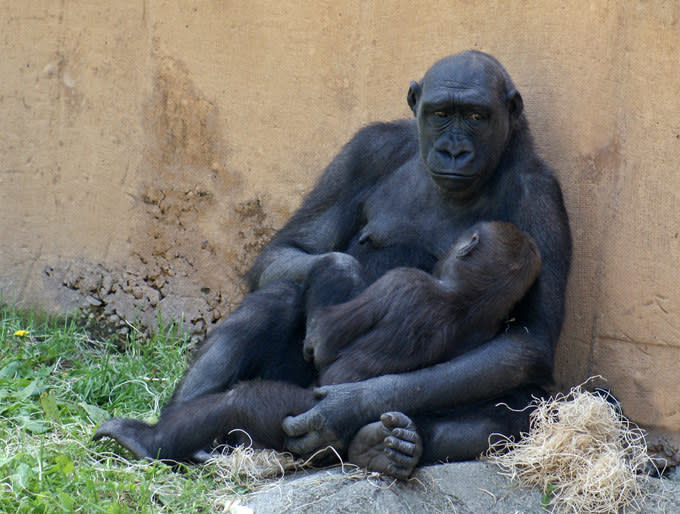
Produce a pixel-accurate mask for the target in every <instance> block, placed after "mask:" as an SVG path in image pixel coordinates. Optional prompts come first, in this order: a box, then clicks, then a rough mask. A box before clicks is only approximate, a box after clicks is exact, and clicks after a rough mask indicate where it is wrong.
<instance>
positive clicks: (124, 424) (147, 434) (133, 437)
mask: <svg viewBox="0 0 680 514" xmlns="http://www.w3.org/2000/svg"><path fill="white" fill-rule="evenodd" d="M102 437H110V438H111V439H113V440H114V441H116V442H117V443H118V444H120V445H121V446H123V447H124V448H126V449H128V450H130V451H131V452H132V453H133V455H134V456H135V457H137V458H138V459H144V458H150V459H153V458H156V457H158V455H156V454H155V452H153V450H152V448H151V446H152V445H151V444H150V443H151V441H152V439H153V427H152V426H150V425H147V424H146V423H144V422H142V421H137V420H136V419H128V418H113V419H109V420H106V421H104V423H102V424H101V425H100V426H99V428H98V429H97V431H96V432H95V434H94V437H93V439H94V440H95V441H97V440H99V439H101V438H102Z"/></svg>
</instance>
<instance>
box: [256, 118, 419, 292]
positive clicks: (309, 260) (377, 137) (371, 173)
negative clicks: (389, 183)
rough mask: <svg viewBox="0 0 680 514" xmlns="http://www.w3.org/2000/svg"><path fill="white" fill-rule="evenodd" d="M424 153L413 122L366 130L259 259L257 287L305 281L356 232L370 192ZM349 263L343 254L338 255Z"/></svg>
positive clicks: (335, 161) (347, 147) (333, 164)
mask: <svg viewBox="0 0 680 514" xmlns="http://www.w3.org/2000/svg"><path fill="white" fill-rule="evenodd" d="M417 151H418V147H417V132H416V126H415V123H414V122H413V121H411V120H410V121H405V120H402V121H396V122H390V123H375V124H372V125H369V126H367V127H365V128H363V129H361V130H360V131H359V132H357V134H356V135H355V136H354V137H353V138H352V139H351V140H350V141H349V142H348V143H347V144H346V145H345V146H344V147H343V149H342V150H341V151H340V153H339V154H338V155H337V156H336V157H335V159H333V161H332V162H331V163H330V164H329V165H328V167H327V168H326V170H325V172H324V173H323V174H322V176H321V178H320V179H319V181H318V182H317V184H316V186H315V187H314V189H313V190H312V191H311V192H310V193H309V195H308V196H307V197H306V198H305V200H304V201H303V204H302V205H301V206H300V208H299V209H298V210H297V211H296V212H295V214H294V215H293V216H292V218H291V219H290V220H289V221H288V222H287V223H286V225H285V226H284V227H283V228H282V229H281V230H279V231H278V232H277V233H276V235H275V236H274V237H273V238H272V240H271V241H270V242H269V244H268V245H267V246H266V247H265V248H264V250H263V251H262V252H261V253H260V255H259V257H258V258H257V259H256V260H255V263H254V264H253V266H252V268H251V269H250V270H249V272H248V274H247V277H246V278H247V280H248V284H249V286H250V289H251V290H255V289H258V288H259V287H262V286H263V285H265V284H267V283H269V282H272V281H276V280H295V281H299V282H302V281H304V280H305V278H306V277H307V275H308V273H309V271H310V269H311V268H312V267H313V266H314V265H315V264H316V263H317V262H318V261H319V260H320V259H321V258H322V257H323V256H324V255H325V254H327V253H335V252H343V251H344V250H345V249H346V248H347V246H348V244H349V242H350V241H351V239H352V238H353V237H355V236H356V234H357V232H358V230H359V223H360V221H361V220H360V218H359V216H360V213H361V209H360V205H361V204H362V202H363V199H364V197H365V193H367V192H368V190H369V189H370V188H371V186H372V185H373V184H375V183H376V181H377V180H379V179H380V178H381V177H382V176H384V175H386V174H388V173H390V172H391V171H393V170H394V169H396V168H398V167H400V166H401V165H402V164H403V163H404V162H406V161H407V160H409V159H410V158H411V157H413V156H414V155H415V154H416V153H417ZM334 257H335V259H336V260H338V261H340V262H339V263H338V264H339V265H340V266H342V265H343V262H342V261H343V256H342V255H338V254H335V255H334Z"/></svg>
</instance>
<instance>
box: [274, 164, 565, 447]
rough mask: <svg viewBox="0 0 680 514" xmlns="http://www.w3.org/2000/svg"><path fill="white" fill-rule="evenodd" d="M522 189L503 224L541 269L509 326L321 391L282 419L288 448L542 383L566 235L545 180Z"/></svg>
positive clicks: (339, 441)
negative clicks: (457, 348) (453, 353)
mask: <svg viewBox="0 0 680 514" xmlns="http://www.w3.org/2000/svg"><path fill="white" fill-rule="evenodd" d="M522 186H523V189H524V190H523V197H524V198H523V200H520V201H519V202H517V204H516V205H517V208H516V209H514V210H513V212H511V213H510V215H509V216H508V218H509V221H512V222H514V223H515V224H516V225H517V226H518V227H519V228H520V229H522V230H524V231H526V232H528V233H529V234H531V235H532V236H533V237H534V239H535V240H536V243H537V245H538V247H539V250H540V253H541V255H542V257H543V267H542V269H541V273H540V275H539V278H538V280H537V281H536V283H535V284H534V286H532V288H531V289H530V291H529V293H528V294H527V296H526V297H525V298H524V299H523V300H522V302H520V304H519V305H518V307H517V308H516V310H515V312H514V313H513V316H514V317H515V319H516V322H515V323H514V325H513V326H512V327H511V328H510V329H509V330H507V331H506V332H503V333H501V334H500V335H498V336H497V337H496V338H495V339H493V340H491V341H490V342H488V343H486V344H484V345H482V346H479V347H478V348H475V349H474V350H471V351H469V352H468V353H465V354H463V355H461V356H459V357H456V358H455V359H453V360H451V361H448V362H445V363H442V364H438V365H435V366H432V367H430V368H425V369H421V370H417V371H413V372H409V373H403V374H399V375H385V376H382V377H377V378H373V379H369V380H365V381H363V382H356V383H351V384H337V385H332V386H326V387H323V388H321V389H320V390H319V393H318V394H319V396H320V398H322V400H321V401H320V402H319V403H318V404H317V405H316V406H315V407H314V408H312V409H311V410H309V411H308V412H306V413H304V414H302V415H300V416H297V417H294V418H286V420H285V421H284V430H285V431H286V432H287V434H288V435H289V436H290V437H291V439H290V441H289V445H288V446H289V449H291V450H292V451H294V452H297V453H300V454H308V453H311V452H313V451H315V450H316V449H317V448H319V447H324V446H325V445H326V444H329V443H330V444H334V445H337V446H338V447H340V448H345V447H346V445H347V441H349V439H350V438H351V437H352V435H353V434H354V433H355V432H356V431H357V430H358V429H359V428H360V427H361V426H363V425H366V424H367V423H369V422H371V421H375V420H377V419H379V418H380V415H381V414H383V413H384V412H388V411H401V412H403V413H405V414H407V415H415V414H423V413H434V412H436V411H438V410H443V409H450V408H455V407H459V406H463V405H468V404H471V403H473V402H476V401H479V400H485V399H492V398H494V397H498V396H499V395H501V394H503V393H504V392H507V391H509V390H512V389H514V388H516V387H519V386H522V385H525V384H541V383H545V382H546V381H548V380H550V378H551V376H552V369H553V354H554V344H555V343H556V341H557V337H558V336H559V332H560V329H561V325H562V320H563V317H564V296H565V289H566V279H567V275H568V271H569V262H570V254H571V236H570V232H569V226H568V221H567V216H566V212H565V210H564V206H563V202H562V196H561V192H560V189H559V186H558V185H557V182H556V181H555V180H554V179H553V177H552V176H551V175H549V174H539V175H538V176H536V175H534V176H531V177H529V178H528V179H527V183H525V184H522Z"/></svg>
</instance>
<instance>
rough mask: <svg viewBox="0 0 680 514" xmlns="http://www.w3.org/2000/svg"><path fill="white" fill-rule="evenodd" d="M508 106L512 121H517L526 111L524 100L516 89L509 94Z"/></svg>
mask: <svg viewBox="0 0 680 514" xmlns="http://www.w3.org/2000/svg"><path fill="white" fill-rule="evenodd" d="M506 104H507V106H508V113H510V119H511V120H512V121H515V120H517V118H519V116H520V114H522V111H523V110H524V100H522V96H521V95H520V94H519V91H517V90H516V89H513V90H511V91H510V92H509V93H508V96H507V100H506Z"/></svg>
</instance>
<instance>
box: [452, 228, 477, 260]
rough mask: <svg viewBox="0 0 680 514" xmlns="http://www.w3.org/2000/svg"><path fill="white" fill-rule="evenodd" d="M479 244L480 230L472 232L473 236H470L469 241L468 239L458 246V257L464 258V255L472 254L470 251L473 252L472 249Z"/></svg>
mask: <svg viewBox="0 0 680 514" xmlns="http://www.w3.org/2000/svg"><path fill="white" fill-rule="evenodd" d="M478 244H479V232H475V233H474V234H472V237H471V238H470V240H469V241H466V242H465V243H463V244H462V245H461V246H459V247H458V248H456V258H457V259H462V258H463V257H467V256H468V255H470V253H472V250H474V249H475V248H476V247H477V245H478Z"/></svg>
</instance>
